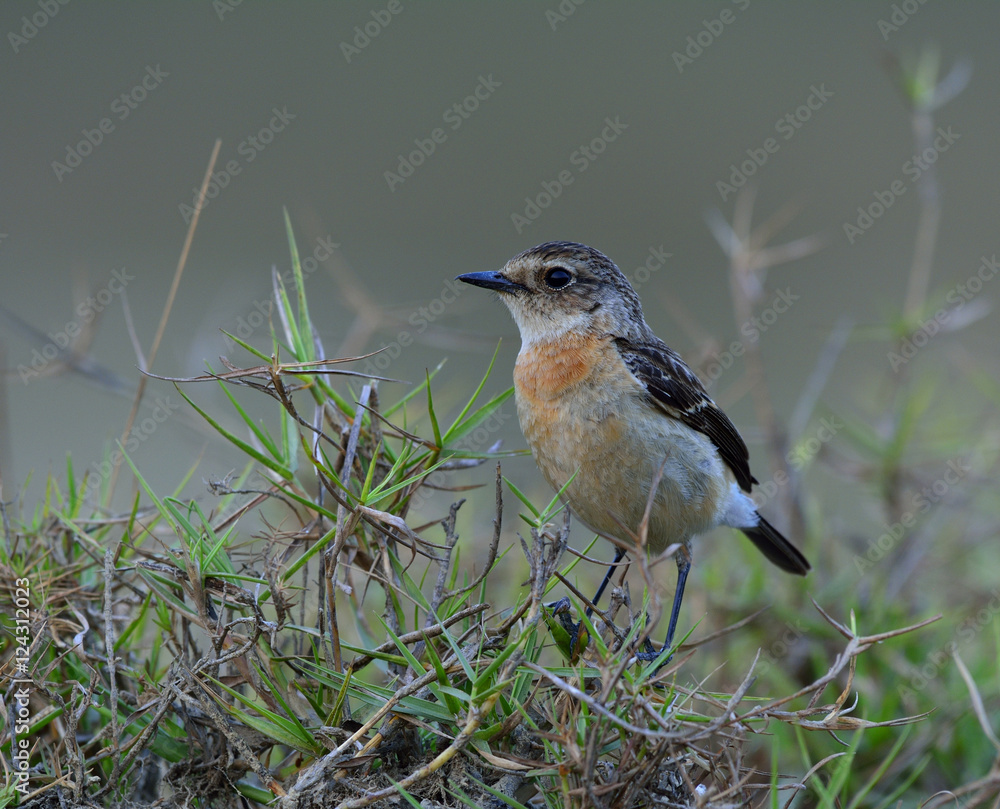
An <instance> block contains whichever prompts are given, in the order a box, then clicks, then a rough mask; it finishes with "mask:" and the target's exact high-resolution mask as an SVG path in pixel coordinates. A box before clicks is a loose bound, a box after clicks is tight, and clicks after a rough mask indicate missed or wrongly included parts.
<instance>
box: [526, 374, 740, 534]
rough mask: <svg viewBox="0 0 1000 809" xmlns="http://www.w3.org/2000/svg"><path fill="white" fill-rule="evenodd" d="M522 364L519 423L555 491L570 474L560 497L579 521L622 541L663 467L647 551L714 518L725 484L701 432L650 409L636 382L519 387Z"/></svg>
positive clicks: (634, 524) (589, 380) (634, 530)
mask: <svg viewBox="0 0 1000 809" xmlns="http://www.w3.org/2000/svg"><path fill="white" fill-rule="evenodd" d="M527 365H528V364H527V363H526V362H522V361H521V359H520V358H519V367H518V369H517V371H516V372H515V381H516V382H518V384H517V385H516V386H515V388H516V401H517V409H518V418H519V419H520V423H521V430H522V432H523V433H524V436H525V438H526V439H527V441H528V444H529V446H530V447H531V452H532V455H533V456H534V458H535V462H536V463H537V464H538V468H539V470H540V471H541V473H542V475H543V476H544V477H545V479H546V480H547V481H548V483H549V484H550V485H551V486H552V487H553V488H554V489H556V490H559V489H561V488H562V487H563V486H564V485H565V484H566V481H568V480H569V479H570V478H571V477H573V476H574V473H575V477H573V482H572V483H571V484H570V485H569V488H568V489H567V491H566V495H565V499H566V500H567V502H568V503H569V506H570V508H571V510H572V511H573V513H574V514H575V515H576V516H577V517H578V518H579V519H581V520H582V521H583V522H584V523H586V524H587V525H588V526H589V527H590V528H592V529H593V530H595V531H597V532H599V533H604V534H609V535H611V536H615V537H618V538H620V539H622V540H625V541H629V540H630V538H631V537H630V532H631V533H637V532H638V530H639V526H640V525H641V523H642V519H643V515H644V512H645V510H646V507H647V503H648V501H649V491H650V487H651V484H652V482H653V480H654V478H655V477H656V476H657V474H658V473H659V472H660V469H661V467H662V475H661V478H660V484H659V486H658V488H657V492H656V497H655V499H654V501H653V505H652V508H651V510H650V520H649V528H648V532H647V542H648V546H649V549H650V551H652V552H658V551H661V550H663V549H664V548H666V547H667V546H668V545H670V544H671V543H674V542H682V543H683V542H687V541H689V540H690V539H691V538H692V537H693V536H694V535H696V534H699V533H703V532H705V531H707V530H710V529H711V528H714V527H715V526H716V525H718V524H719V522H720V521H721V515H720V509H721V507H722V506H723V505H724V503H723V501H724V500H725V497H726V492H727V491H728V489H729V485H730V481H729V480H728V479H727V477H728V476H727V475H726V471H727V470H725V468H724V465H723V463H722V461H721V459H720V458H719V455H718V452H717V451H716V450H715V447H714V446H713V445H712V443H711V441H710V440H709V439H708V438H707V437H706V436H704V435H702V434H701V433H698V432H696V431H694V430H691V429H690V428H688V427H687V426H686V425H684V424H682V423H680V422H678V421H675V420H674V419H671V418H669V417H668V416H666V415H665V414H661V413H659V412H658V411H656V410H654V409H652V408H651V407H650V405H649V404H648V403H647V402H645V401H643V400H642V397H641V391H640V390H639V389H638V388H636V389H635V391H634V393H632V394H624V395H621V396H617V397H614V396H610V395H609V390H611V388H610V386H609V385H608V384H607V380H606V379H603V380H602V379H601V378H600V375H599V374H590V375H589V376H587V377H586V378H584V379H580V380H578V381H573V382H571V383H570V384H568V385H565V386H563V387H562V388H561V389H559V390H548V391H540V390H539V389H538V386H537V385H534V386H533V385H528V384H524V382H525V379H526V375H527V373H529V367H527ZM619 370H620V369H617V368H613V369H611V372H612V373H618V372H619ZM595 377H596V378H595ZM570 403H574V404H577V405H579V404H581V403H587V404H586V405H585V406H570ZM623 525H624V526H625V528H624V529H623V527H622V526H623Z"/></svg>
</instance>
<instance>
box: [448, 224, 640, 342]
mask: <svg viewBox="0 0 1000 809" xmlns="http://www.w3.org/2000/svg"><path fill="white" fill-rule="evenodd" d="M458 280H459V281H465V282H466V283H469V284H474V285H475V286H480V287H484V288H486V289H492V290H495V291H496V292H497V293H499V295H500V299H501V300H502V301H503V302H504V303H505V304H506V305H507V308H508V309H510V313H511V314H512V315H513V316H514V321H515V322H516V323H517V327H518V330H519V331H520V332H521V340H522V342H523V344H524V345H525V346H530V345H532V344H534V343H536V342H544V341H547V340H552V339H558V338H559V336H560V335H562V334H565V333H567V332H584V333H586V332H597V333H603V334H613V335H615V336H619V337H626V336H638V335H637V334H636V330H641V329H643V328H648V327H646V324H645V321H644V320H643V317H642V306H641V304H640V303H639V296H638V295H636V294H635V290H634V289H632V285H631V284H630V283H629V282H628V279H627V278H626V277H625V276H624V275H623V274H622V271H621V270H619V269H618V267H617V266H615V263H614V262H613V261H612V260H611V259H609V258H608V257H607V256H606V255H604V253H601V252H600V251H599V250H595V249H594V248H592V247H587V246H586V245H585V244H577V243H576V242H546V243H545V244H540V245H538V247H532V248H531V249H530V250H525V251H524V252H523V253H519V254H518V255H516V256H514V258H512V259H511V260H510V261H508V262H507V263H506V264H505V265H504V266H503V269H501V270H500V271H498V272H475V273H468V274H467V275H460V276H458Z"/></svg>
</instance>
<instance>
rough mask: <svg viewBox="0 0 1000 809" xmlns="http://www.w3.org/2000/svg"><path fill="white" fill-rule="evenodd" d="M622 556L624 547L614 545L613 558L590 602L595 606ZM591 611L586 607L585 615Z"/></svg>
mask: <svg viewBox="0 0 1000 809" xmlns="http://www.w3.org/2000/svg"><path fill="white" fill-rule="evenodd" d="M624 557H625V549H624V548H619V547H616V548H615V560H614V561H613V562H612V563H611V564H610V565H609V566H608V572H607V573H605V574H604V581H602V582H601V586H600V587H598V588H597V593H596V594H595V595H594V598H593V600H592V601H591V602H590V603H591V604H593V605H594V606H595V607H596V606H597V602H598V601H600V600H601V596H602V595H604V591H605V590H606V589H607V587H608V584H609V583H610V582H611V577H612V576H613V575H615V568H616V567H618V563H619V562H620V561H621V560H622V559H623V558H624ZM592 612H593V610H592V609H591V608H590V607H587V617H588V618H589V617H590V614H591V613H592Z"/></svg>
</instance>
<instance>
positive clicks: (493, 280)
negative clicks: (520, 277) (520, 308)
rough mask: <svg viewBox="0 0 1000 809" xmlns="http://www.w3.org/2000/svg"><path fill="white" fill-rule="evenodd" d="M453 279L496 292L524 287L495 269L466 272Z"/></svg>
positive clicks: (512, 290) (513, 290)
mask: <svg viewBox="0 0 1000 809" xmlns="http://www.w3.org/2000/svg"><path fill="white" fill-rule="evenodd" d="M455 280H456V281H465V283H467V284H472V285H473V286H476V287H483V288H484V289H494V290H496V291H497V292H519V291H521V290H523V289H524V287H523V286H521V285H520V284H515V283H514V282H513V281H511V280H510V279H509V278H507V277H506V276H504V275H502V274H501V273H499V272H496V271H495V270H494V271H491V272H468V273H466V274H465V275H460V276H458V278H456V279H455Z"/></svg>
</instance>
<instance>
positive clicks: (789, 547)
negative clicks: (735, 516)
mask: <svg viewBox="0 0 1000 809" xmlns="http://www.w3.org/2000/svg"><path fill="white" fill-rule="evenodd" d="M742 530H743V533H744V534H746V535H747V536H748V537H750V541H751V542H753V544H754V545H756V546H757V547H758V548H759V549H760V552H761V553H763V554H764V556H766V557H767V558H768V560H769V561H771V562H773V563H774V564H776V565H777V566H778V567H780V568H781V569H782V570H787V571H788V572H789V573H797V574H798V575H799V576H805V575H806V573H807V572H808V571H809V562H807V561H806V558H805V557H804V556H803V555H802V554H801V553H800V552H799V549H798V548H796V547H795V546H794V545H793V544H792V543H791V542H789V541H788V540H787V539H785V538H784V537H783V536H782V535H781V534H780V533H779V532H778V529H777V528H775V527H774V526H773V525H771V523H769V522H768V521H767V520H765V519H764V518H763V517H761V518H760V522H759V523H758V524H757V525H756V526H754V527H753V528H744V529H742Z"/></svg>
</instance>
